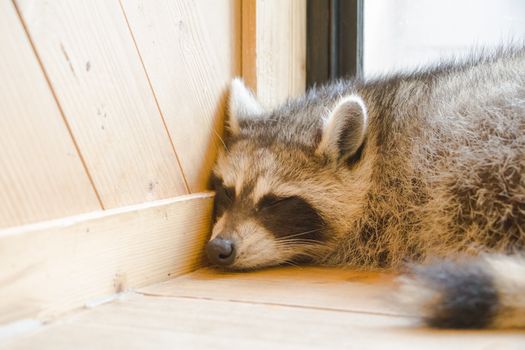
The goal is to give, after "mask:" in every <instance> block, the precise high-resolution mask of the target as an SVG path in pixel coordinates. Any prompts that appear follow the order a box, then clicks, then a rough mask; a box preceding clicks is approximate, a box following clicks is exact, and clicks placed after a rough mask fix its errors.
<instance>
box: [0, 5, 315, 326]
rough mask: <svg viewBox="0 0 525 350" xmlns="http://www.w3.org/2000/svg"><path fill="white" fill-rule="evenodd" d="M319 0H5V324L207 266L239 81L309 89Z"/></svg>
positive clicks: (274, 99) (0, 257) (0, 233)
mask: <svg viewBox="0 0 525 350" xmlns="http://www.w3.org/2000/svg"><path fill="white" fill-rule="evenodd" d="M305 3H306V0H198V1H194V0H151V1H150V0H148V1H146V0H53V1H44V0H0V82H1V84H0V106H1V107H2V108H1V109H0V326H1V325H2V324H3V323H7V322H11V321H13V320H17V319H21V318H35V317H36V318H38V319H44V320H45V319H49V318H53V317H54V316H55V315H57V314H59V313H61V312H64V311H66V310H70V309H72V308H75V307H79V306H81V305H82V304H83V303H85V302H86V301H87V300H89V299H91V298H96V297H99V296H103V295H111V294H113V293H118V292H121V291H125V290H127V289H129V288H137V287H140V286H144V285H147V284H150V283H154V282H159V281H163V280H166V279H169V278H171V277H174V276H176V275H178V274H182V273H186V272H188V271H192V270H194V269H196V268H198V267H199V266H201V264H202V251H203V246H204V244H205V242H206V240H207V239H208V236H209V230H210V225H211V222H210V221H211V209H212V202H213V193H210V192H208V190H207V182H208V177H209V174H210V169H211V166H212V164H213V161H214V159H215V155H216V151H217V149H218V147H219V146H220V145H221V142H220V135H221V133H222V125H223V122H224V120H223V119H224V106H225V102H226V97H227V90H228V85H229V82H230V81H231V79H232V78H233V77H235V76H239V75H244V76H245V79H246V81H247V82H248V84H249V85H250V86H252V87H253V88H254V89H255V90H256V91H257V94H258V95H259V97H260V99H261V100H262V101H263V103H264V104H266V105H268V106H271V105H275V104H277V103H279V102H282V101H283V100H284V99H286V98H287V97H288V96H291V95H297V94H300V93H301V92H302V91H303V90H304V81H305V79H304V78H305V76H304V63H305V62H304V59H305V52H304V48H305V30H304V29H305V25H306V23H305V18H306V14H305V10H306V6H305Z"/></svg>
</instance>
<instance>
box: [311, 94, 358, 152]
mask: <svg viewBox="0 0 525 350" xmlns="http://www.w3.org/2000/svg"><path fill="white" fill-rule="evenodd" d="M367 125H368V118H367V111H366V106H365V103H364V101H363V99H362V98H361V97H359V96H357V95H350V96H345V97H343V98H342V99H341V100H339V102H338V103H337V104H336V105H335V107H334V108H333V109H332V111H331V112H330V115H329V116H328V117H327V118H326V119H325V122H324V125H323V131H322V137H321V142H320V143H319V145H318V146H317V150H316V154H319V155H321V154H324V155H326V156H328V157H330V158H331V159H333V160H335V161H346V160H347V159H349V158H350V157H352V156H353V155H355V154H356V152H357V151H358V150H359V148H360V147H361V145H362V144H363V142H364V140H365V138H366V131H367Z"/></svg>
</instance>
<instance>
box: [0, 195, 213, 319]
mask: <svg viewBox="0 0 525 350" xmlns="http://www.w3.org/2000/svg"><path fill="white" fill-rule="evenodd" d="M212 202H213V195H212V194H211V193H204V194H195V195H188V196H182V197H178V198H174V199H167V200H161V201H156V202H150V203H148V204H141V205H137V206H132V207H126V208H120V209H113V210H107V211H104V212H96V213H90V214H86V215H82V216H79V217H71V218H66V219H61V220H56V221H53V222H49V223H42V224H35V225H30V226H26V227H18V228H14V229H8V230H3V231H0V266H1V267H2V268H1V269H0V324H2V323H5V322H10V321H14V320H17V319H21V318H33V317H36V318H38V319H40V320H48V319H51V318H53V317H55V316H56V315H58V314H60V313H62V312H64V311H67V310H71V309H74V308H77V307H79V306H81V305H83V303H85V302H86V301H88V300H89V299H92V298H95V297H99V296H104V295H110V294H114V293H118V292H122V291H125V290H127V289H129V288H138V287H142V286H145V285H148V284H152V283H156V282H160V281H163V280H166V279H169V278H170V277H174V276H176V275H178V274H181V273H185V272H189V271H192V270H194V269H195V268H197V267H198V266H199V265H200V264H201V256H202V250H203V245H204V243H205V241H206V240H207V238H208V234H209V226H210V217H211V207H212Z"/></svg>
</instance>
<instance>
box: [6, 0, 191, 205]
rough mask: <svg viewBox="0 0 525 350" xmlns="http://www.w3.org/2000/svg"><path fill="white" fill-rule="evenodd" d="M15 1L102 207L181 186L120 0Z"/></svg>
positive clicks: (172, 193)
mask: <svg viewBox="0 0 525 350" xmlns="http://www.w3.org/2000/svg"><path fill="white" fill-rule="evenodd" d="M16 4H17V5H18V8H19V11H20V12H21V15H22V18H23V20H24V22H25V25H26V27H27V28H28V30H29V33H30V36H31V39H32V40H33V43H34V45H35V47H36V50H37V53H38V55H39V56H40V58H41V60H42V62H43V65H44V68H45V71H46V72H47V75H48V77H49V79H50V81H51V84H52V86H53V89H54V91H55V93H56V95H57V97H58V100H59V103H60V104H61V106H62V109H63V111H64V113H65V116H66V119H67V121H68V123H69V125H70V128H71V130H72V133H73V136H74V138H75V140H76V142H77V144H78V146H79V149H80V152H81V154H82V156H83V158H84V160H85V162H86V165H87V167H88V170H89V172H90V173H91V175H92V178H93V181H94V183H95V186H96V188H97V190H98V192H99V194H100V197H101V199H102V202H103V205H104V207H106V208H113V207H118V206H122V205H129V204H135V203H141V202H144V201H147V200H155V199H161V198H169V197H173V196H176V195H179V194H183V193H186V189H185V184H184V180H183V177H182V174H181V170H180V167H179V166H178V160H177V157H176V154H175V151H174V149H173V147H172V145H171V143H170V139H169V137H168V134H167V132H166V130H165V127H164V124H163V120H162V118H161V116H160V113H159V110H158V108H157V105H156V103H155V99H154V96H153V93H152V91H151V89H150V86H149V84H148V80H147V76H146V74H145V72H144V68H143V66H142V64H141V62H140V57H139V55H138V53H137V50H136V47H135V46H134V43H133V38H132V36H131V35H130V32H129V28H128V26H127V24H126V20H125V17H124V15H123V13H122V10H121V8H120V5H119V2H118V0H75V1H69V0H57V1H37V0H17V1H16Z"/></svg>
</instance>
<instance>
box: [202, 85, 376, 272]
mask: <svg viewBox="0 0 525 350" xmlns="http://www.w3.org/2000/svg"><path fill="white" fill-rule="evenodd" d="M366 131H367V113H366V108H365V105H364V103H363V100H362V99H361V98H360V97H358V96H356V95H346V96H343V97H341V96H339V97H338V98H327V97H326V96H325V97H319V96H318V97H315V96H310V97H305V98H303V99H299V100H296V101H290V102H288V103H287V104H285V105H284V106H282V107H281V108H278V109H276V110H273V111H266V110H265V109H264V108H263V107H262V106H261V105H260V104H259V103H258V102H257V100H256V99H255V97H254V96H253V94H252V93H251V92H250V91H249V90H248V89H247V88H246V87H245V86H244V84H243V83H242V81H240V80H234V81H233V83H232V86H231V92H230V101H229V135H228V136H227V139H226V143H225V146H226V147H225V149H224V150H222V151H221V152H219V156H218V160H217V163H216V165H215V167H214V170H213V186H214V189H215V191H216V197H215V210H214V216H215V224H214V227H213V231H212V237H211V240H210V241H209V242H208V244H207V247H206V251H207V255H208V258H209V260H210V262H211V263H212V264H214V265H219V266H222V267H227V268H228V269H235V270H244V269H254V268H259V267H265V266H271V265H278V264H282V263H296V262H301V261H321V260H322V259H323V257H325V256H326V255H327V254H329V253H330V252H331V251H332V250H333V249H334V241H335V240H336V238H337V237H339V236H340V235H342V234H345V233H347V232H348V230H349V229H350V227H351V226H352V223H353V221H355V220H354V219H353V218H356V217H358V216H359V213H360V212H361V210H362V207H363V200H364V198H365V196H366V190H367V186H366V185H363V182H366V181H365V180H366V179H365V176H364V175H363V174H367V171H366V170H363V168H364V167H365V166H364V164H365V163H366V162H363V161H362V158H364V157H365V153H366V147H364V145H365V143H366V142H365V141H366V134H367V132H366ZM363 149H365V151H363Z"/></svg>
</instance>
